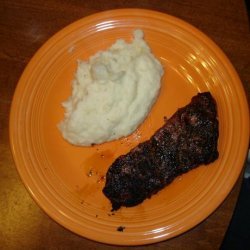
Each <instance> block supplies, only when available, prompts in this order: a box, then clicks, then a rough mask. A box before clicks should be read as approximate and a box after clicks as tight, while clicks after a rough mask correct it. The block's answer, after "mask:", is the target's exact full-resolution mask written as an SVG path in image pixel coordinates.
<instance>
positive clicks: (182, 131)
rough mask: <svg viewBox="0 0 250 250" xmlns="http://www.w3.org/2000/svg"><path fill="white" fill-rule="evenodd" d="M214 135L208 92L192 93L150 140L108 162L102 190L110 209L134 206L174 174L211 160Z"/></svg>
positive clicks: (215, 152) (214, 152)
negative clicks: (188, 101)
mask: <svg viewBox="0 0 250 250" xmlns="http://www.w3.org/2000/svg"><path fill="white" fill-rule="evenodd" d="M218 136H219V132H218V120H217V110H216V102H215V100H214V99H213V97H212V95H211V94H210V93H209V92H205V93H200V94H198V95H196V96H194V97H193V98H192V101H191V103H190V104H188V105H187V106H185V107H183V108H180V109H179V110H177V112H176V113H175V114H174V115H173V116H172V117H171V118H170V119H168V120H166V123H165V124H164V126H163V127H162V128H160V129H159V130H158V131H156V133H155V134H154V135H153V136H152V137H151V138H150V140H148V141H146V142H143V143H141V144H139V145H138V146H137V147H135V148H134V149H132V150H131V151H130V152H129V153H128V154H126V155H122V156H120V157H118V158H117V159H116V160H115V161H114V163H113V164H112V165H111V167H110V168H109V170H108V172H107V175H106V185H105V187H104V189H103V193H104V194H105V195H106V197H107V198H109V199H110V201H111V203H112V207H113V210H117V209H119V208H120V207H121V206H126V207H131V206H135V205H137V204H139V203H141V202H143V200H145V199H146V198H150V197H151V196H152V195H153V194H155V193H157V192H158V191H159V190H161V189H163V188H164V187H165V186H166V185H168V184H169V183H171V182H172V181H173V180H174V179H175V178H176V177H177V176H179V175H181V174H183V173H186V172H188V171H189V170H191V169H193V168H196V167H198V166H199V165H200V164H209V163H211V162H213V161H215V160H216V159H217V158H218V155H219V154H218V150H217V140H218Z"/></svg>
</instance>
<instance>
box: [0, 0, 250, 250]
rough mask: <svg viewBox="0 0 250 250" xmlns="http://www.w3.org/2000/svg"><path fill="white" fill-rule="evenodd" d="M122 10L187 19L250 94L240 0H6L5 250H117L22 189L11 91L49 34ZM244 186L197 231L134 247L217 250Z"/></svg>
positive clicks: (0, 208) (0, 60) (0, 18)
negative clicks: (57, 218)
mask: <svg viewBox="0 0 250 250" xmlns="http://www.w3.org/2000/svg"><path fill="white" fill-rule="evenodd" d="M124 7H130V8H131V7H137V8H147V9H153V10H158V11H162V12H164V13H168V14H170V15H174V16H177V17H179V18H182V19H183V20H185V21H187V22H189V23H191V24H193V25H194V26H196V27H197V28H199V29H200V30H202V31H203V32H204V33H206V34H207V35H208V36H210V37H211V38H212V39H213V40H214V41H215V42H216V43H217V44H218V45H219V46H220V47H221V48H222V49H223V50H224V52H225V53H226V54H227V56H228V57H229V59H230V60H231V61H232V63H233V65H234V66H235V68H236V70H237V71H238V73H239V75H240V77H241V80H242V82H243V84H244V87H245V89H246V92H247V93H248V94H249V92H250V89H249V85H248V84H249V82H250V53H249V52H250V48H249V26H248V25H249V23H248V16H247V8H246V6H245V4H244V1H242V0H220V1H216V0H211V1H201V0H191V1H190V0H182V1H176V0H168V1H161V0H150V1H148V0H144V1H142V0H141V1H140V0H135V1H132V0H128V1H123V0H116V1H111V0H109V1H107V0H104V1H97V0H85V1H80V0H72V1H69V0H47V1H41V0H1V1H0V47H1V50H0V69H1V74H0V105H1V108H0V135H1V137H0V138H1V139H0V163H1V164H0V248H1V249H117V247H114V246H109V245H105V244H101V243H96V242H94V241H91V240H87V239H85V238H82V237H80V236H78V235H75V234H74V233H72V232H70V231H68V230H67V229H65V228H63V227H62V226H60V225H58V224H57V223H56V222H54V221H53V220H52V219H51V218H50V217H48V216H47V215H46V214H45V213H44V212H43V211H42V210H41V209H40V208H39V207H38V206H37V204H36V203H35V202H34V201H33V200H32V198H31V197H30V195H29V194H28V192H27V190H26V189H25V188H24V185H23V184H22V182H21V180H20V178H19V176H18V173H17V170H16V168H15V165H14V162H13V159H12V155H11V152H10V145H9V137H8V119H9V111H10V106H11V100H12V96H13V93H14V90H15V87H16V84H17V81H18V79H19V77H20V75H21V73H22V71H23V70H24V68H25V66H26V65H27V63H28V62H29V60H30V58H31V57H32V55H33V54H34V53H35V52H36V50H37V49H38V48H39V47H40V46H41V45H42V44H43V43H44V42H45V41H46V40H47V39H48V38H49V37H50V36H52V35H53V34H54V33H55V32H57V31H58V30H60V29H61V28H63V27H64V26H66V25H68V24H70V23H71V22H73V21H75V20H77V19H79V18H82V17H84V16H87V15H89V14H93V13H96V12H99V11H103V10H108V9H114V8H124ZM247 83H248V84H247ZM248 96H249V95H248ZM239 187H240V180H239V181H238V182H237V184H236V185H235V187H234V188H233V190H232V192H231V193H230V194H229V196H228V197H227V199H226V200H225V201H224V203H223V204H222V205H221V206H220V207H219V208H218V209H217V210H216V211H215V212H214V213H213V214H212V215H211V216H209V217H208V218H207V219H206V220H205V221H203V222H202V223H201V224H199V225H198V226H196V227H195V228H193V229H192V230H190V231H188V232H186V233H184V234H183V235H180V236H178V237H176V238H174V239H171V240H168V241H165V242H161V243H157V244H153V245H149V246H141V247H134V248H135V249H218V248H219V246H220V244H221V242H222V240H223V237H224V234H225V232H226V230H227V227H228V225H229V222H230V219H231V216H232V212H233V209H234V206H235V203H236V200H237V196H238V193H239ZM119 249H130V248H128V247H121V248H119Z"/></svg>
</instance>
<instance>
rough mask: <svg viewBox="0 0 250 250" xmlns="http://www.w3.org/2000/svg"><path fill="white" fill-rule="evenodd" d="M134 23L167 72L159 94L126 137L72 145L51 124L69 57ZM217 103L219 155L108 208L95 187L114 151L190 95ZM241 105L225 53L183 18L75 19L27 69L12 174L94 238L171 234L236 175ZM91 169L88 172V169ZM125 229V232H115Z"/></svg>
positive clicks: (145, 240) (244, 131) (122, 240)
mask: <svg viewBox="0 0 250 250" xmlns="http://www.w3.org/2000/svg"><path fill="white" fill-rule="evenodd" d="M137 28H140V29H142V30H143V31H144V33H145V39H146V41H147V42H148V43H149V45H150V46H151V48H152V50H153V53H154V54H155V55H156V56H157V57H158V58H159V59H160V60H161V62H162V64H163V66H164V68H165V75H164V77H163V80H162V89H161V93H160V96H159V98H158V100H157V102H156V104H155V105H154V107H153V109H152V111H151V113H150V115H149V116H148V118H147V119H146V120H145V122H144V123H143V124H142V125H141V126H140V127H139V129H138V130H137V131H136V132H135V133H133V134H132V135H131V136H129V137H127V138H123V139H121V140H117V141H113V142H110V143H104V144H102V145H97V146H93V147H75V146H72V145H70V144H68V143H67V142H66V141H64V140H63V139H62V137H61V135H60V133H59V131H58V129H57V124H58V122H59V121H60V120H61V119H62V118H63V111H64V110H63V108H62V107H61V102H62V101H64V100H65V99H67V97H68V96H69V95H70V94H71V80H72V79H73V77H74V72H75V70H76V67H77V59H87V58H88V57H89V56H90V55H92V54H94V53H95V52H97V51H99V50H102V49H106V48H108V47H109V46H110V45H111V44H112V43H114V41H115V40H116V39H118V38H124V39H126V40H128V41H129V40H131V38H132V32H133V30H134V29H137ZM202 91H211V93H212V95H213V96H214V97H215V99H216V101H217V104H218V113H219V122H220V137H219V152H220V157H219V159H218V160H217V161H215V162H214V163H212V164H210V165H209V166H201V167H199V168H197V169H195V170H192V171H191V172H189V173H187V174H184V175H183V176H181V177H179V178H177V179H176V180H175V181H174V182H173V183H172V184H170V185H169V186H168V187H166V188H165V189H164V190H162V191H160V192H159V193H158V194H157V195H154V196H153V197H152V198H151V199H148V200H146V201H144V202H143V203H142V204H141V205H138V206H136V207H133V208H121V209H120V210H119V211H117V212H115V214H112V213H111V212H110V209H111V204H110V202H109V200H108V199H106V198H105V196H104V195H103V193H102V188H103V186H104V182H105V181H104V178H103V177H104V176H105V173H106V171H107V169H108V167H109V165H110V164H111V163H112V162H113V161H114V159H115V158H116V157H118V156H119V155H121V154H124V153H126V152H128V151H129V150H130V149H131V148H132V147H134V146H135V145H137V144H138V143H139V142H141V141H144V140H146V139H147V138H149V137H150V136H151V135H152V134H153V133H154V131H155V130H156V129H157V128H159V127H160V126H161V125H162V124H163V117H164V116H167V117H169V116H171V115H172V114H173V113H174V112H175V111H176V110H177V108H179V107H182V106H184V105H186V104H187V103H189V102H190V99H191V97H192V96H193V95H195V94H196V93H197V92H202ZM248 122H249V121H248V106H247V102H246V98H245V95H244V92H243V88H242V85H241V82H240V80H239V77H238V76H237V74H236V72H235V70H234V68H233V67H232V65H231V64H230V62H229V60H228V59H227V58H226V56H225V55H224V54H223V52H222V51H221V50H220V49H219V48H218V47H217V46H216V45H215V44H214V43H213V42H212V41H211V40H210V39H209V38H208V37H207V36H205V35H204V34H203V33H201V32H200V31H198V30H197V29H196V28H194V27H192V26H191V25H189V24H187V23H185V22H183V21H181V20H179V19H177V18H175V17H172V16H169V15H166V14H162V13H158V12H154V11H149V10H140V9H123V10H111V11H106V12H102V13H98V14H95V15H91V16H88V17H86V18H83V19H81V20H79V21H77V22H75V23H73V24H71V25H69V26H67V27H66V28H64V29H63V30H61V31H60V32H58V33H57V34H56V35H54V36H53V37H52V38H51V39H49V40H48V41H47V42H46V43H45V44H44V45H43V46H42V48H41V49H39V51H38V52H37V53H36V54H35V56H34V57H33V58H32V60H31V61H30V63H29V64H28V66H27V68H26V69H25V71H24V73H23V75H22V77H21V79H20V81H19V83H18V86H17V89H16V92H15V95H14V99H13V103H12V108H11V117H10V139H11V147H12V153H13V155H14V159H15V163H16V166H17V169H18V171H19V173H20V176H21V178H22V180H23V182H24V183H25V185H26V187H27V189H28V190H29V192H30V193H31V195H32V197H33V198H34V199H35V200H36V202H37V203H38V204H39V206H41V207H42V209H43V210H44V211H45V212H46V213H47V214H49V215H50V216H51V217H52V218H53V219H54V220H56V221H57V222H59V223H60V224H61V225H63V226H65V227H66V228H68V229H70V230H72V231H73V232H75V233H77V234H79V235H82V236H84V237H87V238H89V239H93V240H96V241H100V242H105V243H110V244H117V245H139V244H149V243H153V242H158V241H161V240H165V239H169V238H171V237H173V236H176V235H179V234H180V233H183V232H185V231H187V230H188V229H190V228H192V227H193V226H195V225H197V224H198V223H199V222H201V221H202V220H204V219H205V218H206V217H207V216H208V215H209V214H211V213H212V212H213V211H214V210H215V209H216V208H217V207H218V206H219V205H220V203H221V202H222V201H223V200H224V199H225V197H226V196H227V194H228V193H229V192H230V190H231V189H232V187H233V185H234V183H235V182H236V180H237V178H238V176H239V173H240V172H241V169H242V166H243V163H244V159H245V155H246V150H247V147H248V138H249V124H248ZM90 172H91V173H92V174H90ZM119 226H124V227H125V229H124V230H123V232H119V231H117V228H118V227H119Z"/></svg>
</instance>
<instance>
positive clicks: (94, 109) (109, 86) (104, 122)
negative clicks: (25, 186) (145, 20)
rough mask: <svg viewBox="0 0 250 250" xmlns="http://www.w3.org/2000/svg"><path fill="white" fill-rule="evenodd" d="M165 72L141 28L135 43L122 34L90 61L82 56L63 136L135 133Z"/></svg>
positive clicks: (84, 142) (82, 139)
mask: <svg viewBox="0 0 250 250" xmlns="http://www.w3.org/2000/svg"><path fill="white" fill-rule="evenodd" d="M162 74H163V69H162V66H161V64H160V62H159V61H158V60H157V59H156V58H155V57H154V55H153V54H152V53H151V51H150V48H149V46H148V45H147V44H146V42H145V41H144V39H143V32H142V31H141V30H136V31H134V39H133V41H132V42H131V43H126V42H125V41H124V40H122V39H119V40H117V41H116V42H115V43H114V44H113V45H112V46H111V47H110V48H109V49H108V50H106V51H100V52H98V53H97V54H96V55H94V56H91V57H90V59H89V61H78V68H77V71H76V74H75V79H74V80H73V83H72V96H70V97H69V98H68V100H67V101H65V102H63V103H62V105H63V107H64V108H65V117H64V120H63V121H61V123H60V124H59V129H60V131H61V132H62V135H63V137H64V138H65V139H66V140H67V141H68V142H70V143H71V144H74V145H81V146H88V145H92V144H99V143H103V142H106V141H111V140H114V139H118V138H120V137H123V136H127V135H129V134H131V133H132V132H133V131H134V130H135V129H136V128H137V127H138V125H139V124H140V123H141V122H142V121H143V120H144V119H145V117H146V116H147V114H148V112H149V111H150V109H151V107H152V105H153V103H154V102H155V100H156V98H157V95H158V93H159V90H160V81H161V76H162Z"/></svg>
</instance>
